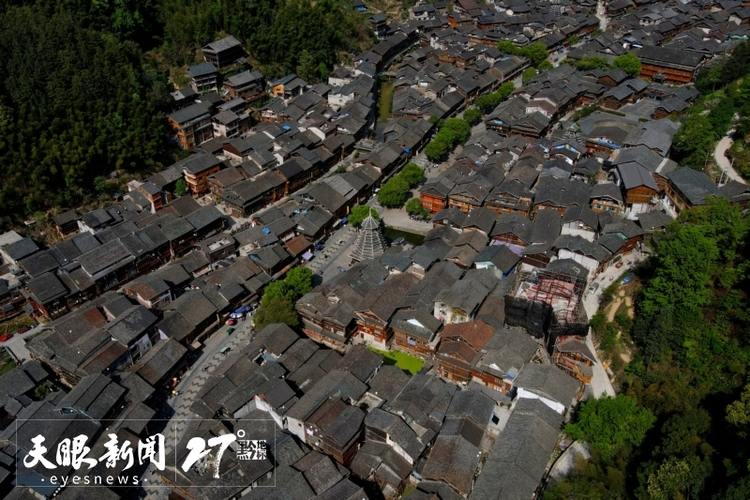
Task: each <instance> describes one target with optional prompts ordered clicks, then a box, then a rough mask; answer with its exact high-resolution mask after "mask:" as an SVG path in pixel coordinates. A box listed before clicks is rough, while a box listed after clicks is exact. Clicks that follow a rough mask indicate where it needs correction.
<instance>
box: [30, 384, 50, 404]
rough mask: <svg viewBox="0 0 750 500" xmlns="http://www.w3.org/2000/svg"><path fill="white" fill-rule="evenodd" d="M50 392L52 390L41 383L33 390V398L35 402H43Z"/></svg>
mask: <svg viewBox="0 0 750 500" xmlns="http://www.w3.org/2000/svg"><path fill="white" fill-rule="evenodd" d="M51 392H52V390H51V389H50V388H49V386H48V385H47V382H43V383H41V384H39V385H38V386H36V388H35V389H34V397H35V398H36V400H37V401H44V400H45V399H46V398H47V396H49V395H50V393H51Z"/></svg>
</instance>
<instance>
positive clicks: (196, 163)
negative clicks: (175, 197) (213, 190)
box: [180, 154, 223, 196]
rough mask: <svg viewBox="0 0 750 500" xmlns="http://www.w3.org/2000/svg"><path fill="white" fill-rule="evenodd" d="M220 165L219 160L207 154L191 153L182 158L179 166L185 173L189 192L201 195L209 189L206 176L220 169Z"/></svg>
mask: <svg viewBox="0 0 750 500" xmlns="http://www.w3.org/2000/svg"><path fill="white" fill-rule="evenodd" d="M222 166H223V164H222V162H221V160H219V159H218V158H216V157H215V156H213V155H209V154H198V155H193V156H189V157H188V158H186V159H185V160H183V161H182V162H181V164H180V167H181V168H182V171H183V173H184V174H185V181H186V182H187V185H188V189H189V190H190V194H191V195H193V196H202V195H204V194H206V193H208V192H209V190H210V185H209V183H208V177H209V176H211V175H214V174H215V173H217V172H218V171H219V170H221V168H222Z"/></svg>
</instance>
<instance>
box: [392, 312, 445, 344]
mask: <svg viewBox="0 0 750 500" xmlns="http://www.w3.org/2000/svg"><path fill="white" fill-rule="evenodd" d="M390 325H391V328H395V329H398V330H401V331H403V332H406V333H407V334H409V335H411V336H412V337H417V338H421V339H424V340H426V341H428V342H430V341H432V340H433V339H434V338H435V334H436V333H437V332H438V331H439V330H440V328H442V326H443V324H442V323H441V322H440V320H439V319H437V318H436V317H435V316H433V315H432V314H430V313H428V312H427V311H423V310H402V311H398V312H397V313H396V314H394V315H393V318H392V319H391V323H390Z"/></svg>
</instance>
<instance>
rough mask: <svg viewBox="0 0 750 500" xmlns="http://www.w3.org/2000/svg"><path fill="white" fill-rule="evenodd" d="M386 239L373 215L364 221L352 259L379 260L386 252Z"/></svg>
mask: <svg viewBox="0 0 750 500" xmlns="http://www.w3.org/2000/svg"><path fill="white" fill-rule="evenodd" d="M385 245H386V244H385V238H384V237H383V233H382V232H380V223H379V222H378V221H377V220H375V217H373V216H372V215H370V216H368V217H367V218H366V219H365V220H363V221H362V229H361V230H360V231H359V236H357V241H355V242H354V250H352V259H354V260H357V261H360V262H361V261H363V260H367V259H377V258H378V257H380V256H381V255H383V252H385Z"/></svg>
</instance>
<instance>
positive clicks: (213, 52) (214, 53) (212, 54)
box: [201, 35, 245, 68]
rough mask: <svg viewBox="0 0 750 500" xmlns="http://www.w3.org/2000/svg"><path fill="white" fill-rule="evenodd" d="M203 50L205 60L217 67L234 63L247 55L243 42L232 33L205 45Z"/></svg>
mask: <svg viewBox="0 0 750 500" xmlns="http://www.w3.org/2000/svg"><path fill="white" fill-rule="evenodd" d="M201 51H202V52H203V60H204V61H206V62H207V63H211V64H213V65H214V66H216V67H217V68H221V67H223V66H227V65H229V64H232V63H233V62H235V61H236V60H237V59H239V58H241V57H242V56H244V55H245V51H244V50H243V49H242V44H241V43H240V42H239V40H237V39H236V38H235V37H233V36H232V35H229V36H226V37H224V38H222V39H221V40H216V41H214V42H211V43H208V44H206V45H204V46H203V48H202V49H201Z"/></svg>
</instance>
